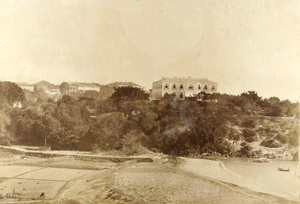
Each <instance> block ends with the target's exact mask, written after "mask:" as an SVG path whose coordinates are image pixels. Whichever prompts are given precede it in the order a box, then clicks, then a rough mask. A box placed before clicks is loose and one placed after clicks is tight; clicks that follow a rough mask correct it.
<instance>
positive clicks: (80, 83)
mask: <svg viewBox="0 0 300 204" xmlns="http://www.w3.org/2000/svg"><path fill="white" fill-rule="evenodd" d="M66 83H67V84H69V85H76V86H81V87H82V86H85V87H94V88H99V87H100V86H98V85H96V84H93V83H85V82H66Z"/></svg>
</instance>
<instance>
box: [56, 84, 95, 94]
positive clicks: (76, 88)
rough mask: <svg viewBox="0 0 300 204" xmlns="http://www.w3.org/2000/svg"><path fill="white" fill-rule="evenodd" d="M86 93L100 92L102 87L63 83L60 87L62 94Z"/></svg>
mask: <svg viewBox="0 0 300 204" xmlns="http://www.w3.org/2000/svg"><path fill="white" fill-rule="evenodd" d="M86 91H97V92H100V86H98V85H96V84H93V83H81V82H63V83H62V84H61V85H60V92H61V93H84V92H86Z"/></svg>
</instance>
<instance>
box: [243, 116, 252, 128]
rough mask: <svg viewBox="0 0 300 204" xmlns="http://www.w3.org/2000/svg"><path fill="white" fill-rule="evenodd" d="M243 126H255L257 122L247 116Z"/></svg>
mask: <svg viewBox="0 0 300 204" xmlns="http://www.w3.org/2000/svg"><path fill="white" fill-rule="evenodd" d="M241 126H242V127H245V128H255V123H254V120H253V119H251V118H247V119H245V120H244V121H243V122H242V124H241Z"/></svg>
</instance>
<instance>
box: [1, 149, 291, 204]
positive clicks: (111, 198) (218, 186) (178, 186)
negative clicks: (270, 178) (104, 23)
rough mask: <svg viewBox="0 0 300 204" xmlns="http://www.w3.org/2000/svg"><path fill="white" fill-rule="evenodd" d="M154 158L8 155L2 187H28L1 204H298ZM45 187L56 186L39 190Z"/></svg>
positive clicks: (2, 167) (3, 160) (3, 165)
mask: <svg viewBox="0 0 300 204" xmlns="http://www.w3.org/2000/svg"><path fill="white" fill-rule="evenodd" d="M155 158H156V159H154V162H152V163H150V162H136V161H127V162H123V163H113V162H104V161H101V162H87V161H81V160H76V159H74V158H72V157H70V156H68V157H59V158H37V157H25V158H24V157H20V155H14V154H8V155H7V154H6V155H5V156H4V158H3V159H2V160H0V172H1V177H2V180H1V182H0V185H3V186H4V184H5V186H6V188H8V186H7V185H6V184H9V185H11V186H10V187H11V188H15V189H16V191H17V188H16V186H17V185H25V184H26V185H27V186H26V191H25V190H24V191H22V196H23V197H24V199H19V200H18V199H2V200H1V199H0V203H1V202H2V203H30V202H33V203H61V204H62V203H67V204H71V203H72V204H80V203H82V204H85V203H104V204H105V203H113V204H115V203H132V204H133V203H243V204H247V203H249V204H254V203H295V202H293V201H289V200H287V199H283V198H280V197H276V196H274V195H268V194H262V193H257V192H253V191H250V190H248V189H246V188H241V187H238V186H236V185H232V184H229V183H224V182H220V181H218V180H214V179H211V178H208V177H204V176H199V174H197V173H192V172H189V171H186V169H183V168H185V165H186V164H188V163H187V162H186V161H182V160H181V163H180V164H178V163H176V162H174V161H173V160H167V159H165V158H161V159H158V157H157V156H155ZM200 161H204V162H205V161H206V160H200ZM197 165H198V164H196V166H197ZM197 168H199V166H197ZM12 169H14V170H13V171H11V170H12ZM199 169H205V168H199ZM204 171H205V170H204ZM5 172H7V173H5ZM33 172H36V174H34V173H33ZM43 173H44V174H43ZM206 173H208V172H206ZM2 174H4V175H2ZM5 176H6V177H7V178H5V179H4V177H5ZM16 179H17V181H18V182H17V183H14V181H16ZM18 179H19V180H18ZM21 180H22V181H21ZM20 181H21V182H22V184H20ZM5 182H6V183H5ZM30 182H33V183H31V184H30ZM40 182H50V183H51V185H48V186H46V187H47V189H43V186H41V187H39V188H37V187H35V186H37V185H39V184H37V183H40ZM62 182H64V183H63V184H62ZM24 188H25V187H24V186H22V188H20V190H22V189H24ZM30 188H32V189H30ZM18 191H19V189H18ZM40 191H42V192H45V196H44V197H42V198H41V197H37V196H39V195H40ZM26 192H28V193H26ZM30 196H31V197H30Z"/></svg>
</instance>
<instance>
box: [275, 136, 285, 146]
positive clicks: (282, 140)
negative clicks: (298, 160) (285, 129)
mask: <svg viewBox="0 0 300 204" xmlns="http://www.w3.org/2000/svg"><path fill="white" fill-rule="evenodd" d="M274 139H275V140H277V141H279V142H281V143H283V144H285V143H287V142H288V137H287V136H285V135H282V134H277V136H276V137H275V138H274Z"/></svg>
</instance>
